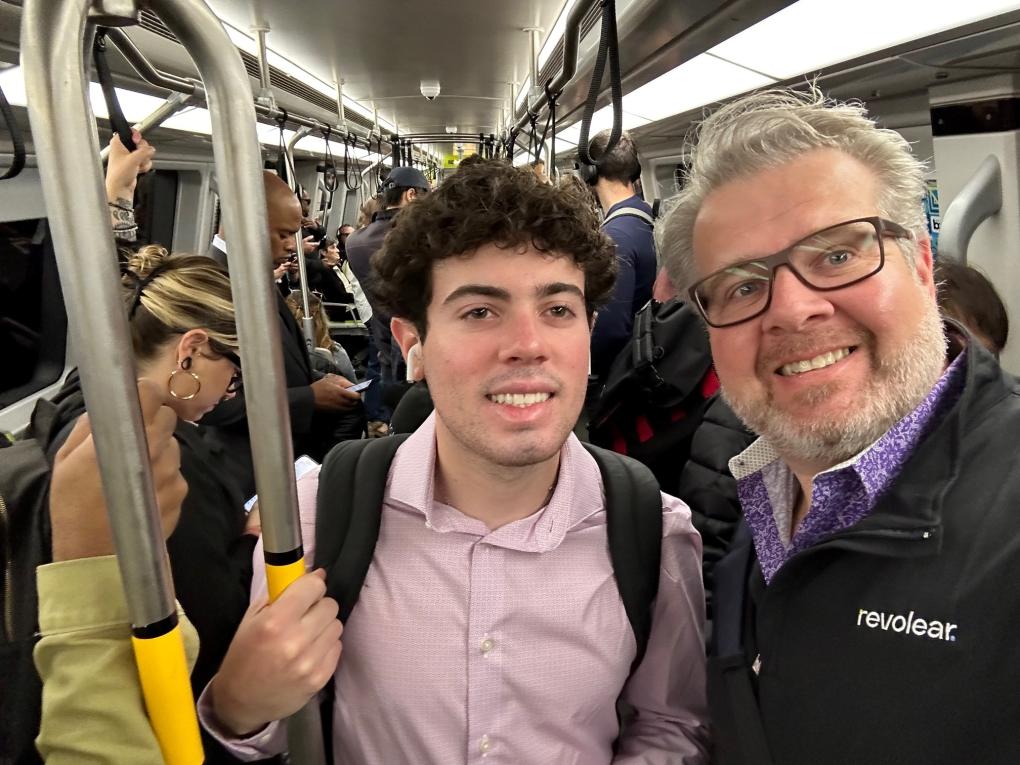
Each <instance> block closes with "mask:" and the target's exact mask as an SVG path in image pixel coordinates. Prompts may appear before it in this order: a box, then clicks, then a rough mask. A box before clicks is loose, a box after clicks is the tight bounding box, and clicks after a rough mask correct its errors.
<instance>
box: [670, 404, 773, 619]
mask: <svg viewBox="0 0 1020 765" xmlns="http://www.w3.org/2000/svg"><path fill="white" fill-rule="evenodd" d="M754 439H755V435H754V434H753V433H752V432H751V431H749V430H748V429H747V428H746V427H744V423H742V422H741V421H740V418H739V417H737V415H736V414H734V412H733V410H732V409H730V407H729V405H728V404H727V403H726V402H725V401H724V400H723V398H722V396H720V395H718V394H717V395H716V397H715V398H714V399H713V400H712V402H711V403H710V404H709V405H708V409H707V410H706V411H705V416H704V419H703V420H702V422H701V424H700V425H699V426H698V429H697V431H695V433H694V438H693V439H692V440H691V452H690V456H689V457H688V460H687V462H686V463H685V465H684V469H683V472H682V473H681V474H680V482H679V484H678V486H677V489H676V491H677V496H678V497H679V498H680V499H682V500H683V501H684V502H686V503H687V504H688V506H690V508H691V514H692V516H693V521H694V527H695V528H696V529H697V530H698V533H700V534H701V542H702V545H703V547H704V553H703V560H702V574H703V576H704V579H705V598H706V601H707V605H708V614H709V618H711V615H712V586H713V572H714V569H715V564H716V563H718V562H719V560H720V559H721V558H722V557H723V556H724V555H725V554H726V552H727V550H729V548H730V542H731V541H732V540H733V533H734V531H735V530H736V528H737V524H738V523H739V521H740V517H741V511H740V500H739V499H737V482H736V480H734V478H733V474H732V473H730V468H729V461H730V458H731V457H735V456H737V455H738V454H740V452H742V451H743V450H744V449H746V448H747V447H748V446H750V445H751V442H752V441H754Z"/></svg>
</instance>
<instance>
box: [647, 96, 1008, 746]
mask: <svg viewBox="0 0 1020 765" xmlns="http://www.w3.org/2000/svg"><path fill="white" fill-rule="evenodd" d="M922 178H923V165H922V163H921V162H920V161H918V160H917V159H916V158H914V157H913V156H912V154H911V151H910V146H909V145H908V144H907V142H906V141H905V140H904V139H903V138H902V137H901V136H900V135H899V134H897V133H895V132H893V131H891V130H885V129H881V128H879V127H877V126H876V125H875V123H874V121H873V120H871V119H870V118H869V117H868V116H867V114H866V112H865V110H864V109H863V108H862V107H860V106H859V105H854V104H844V103H836V102H833V101H830V100H827V99H826V98H825V97H824V96H823V95H822V94H821V93H820V92H818V91H817V90H815V89H810V90H808V91H807V92H803V93H801V92H795V91H788V90H780V91H769V92H765V93H759V94H754V95H751V96H747V97H745V98H743V99H740V100H738V101H736V102H734V103H731V104H729V105H727V106H725V107H723V108H721V109H720V110H718V111H717V112H716V113H715V114H713V115H712V116H710V117H709V118H707V119H706V120H705V121H704V122H703V123H702V124H701V126H700V128H699V131H698V133H697V136H696V142H695V144H694V145H693V147H692V148H691V164H690V170H689V179H688V182H687V184H686V186H685V188H684V190H683V192H682V193H681V194H680V196H679V199H678V202H677V204H676V206H675V207H674V209H673V210H672V212H671V213H670V214H669V215H668V217H667V219H666V220H665V221H664V223H663V225H662V226H661V230H660V231H659V232H658V233H659V237H660V243H659V248H660V253H662V255H663V257H664V259H665V263H666V267H667V269H668V270H669V274H670V277H671V278H672V280H673V282H674V284H676V285H677V287H678V288H679V289H680V290H681V291H683V292H686V293H687V295H688V296H689V298H690V300H691V302H692V303H693V304H694V305H695V306H696V308H697V310H698V311H699V312H700V314H701V316H702V318H703V319H704V321H705V324H706V325H707V331H708V334H709V337H710V340H711V345H712V353H713V357H714V360H715V366H716V370H717V372H718V375H719V379H720V382H721V384H722V391H723V395H724V397H725V399H726V401H727V402H728V403H729V404H730V405H731V406H732V408H733V409H734V411H735V412H736V413H737V414H738V415H739V416H740V418H741V419H742V420H743V421H744V422H745V423H746V424H747V425H748V426H749V427H750V428H752V429H753V430H755V431H756V432H757V433H759V434H760V436H761V437H760V438H759V439H758V440H757V441H756V442H755V443H754V444H752V445H751V446H750V447H749V448H748V449H747V450H746V451H744V452H743V453H741V454H739V455H737V456H735V457H734V458H733V459H732V460H731V462H730V469H731V471H732V473H733V475H734V477H735V478H736V480H737V488H738V495H739V497H740V502H741V507H742V510H743V514H744V521H745V523H744V525H743V526H742V528H741V530H740V531H738V533H737V535H736V538H735V539H734V543H733V546H732V548H731V550H730V553H729V555H728V556H727V558H725V559H724V560H723V561H722V562H720V563H719V565H718V566H717V567H716V569H715V614H714V630H715V632H714V635H713V646H712V654H713V656H712V658H711V660H710V665H709V666H710V670H709V672H710V680H709V697H710V703H711V711H712V717H713V725H714V730H715V736H716V759H715V760H714V762H716V763H722V764H723V765H727V764H728V763H748V764H750V763H753V764H754V765H763V764H764V763H783V764H784V765H790V764H793V763H797V764H799V763H804V765H818V764H819V763H891V762H897V763H934V762H939V763H963V762H981V763H1007V762H1008V763H1016V762H1020V735H1018V733H1017V731H1020V703H1018V696H1017V693H1018V690H1017V689H1018V687H1020V651H1017V650H1016V647H1015V636H1016V635H1017V634H1020V596H1018V595H1016V594H1015V593H1013V592H1012V591H1011V590H1009V585H1008V584H1007V583H1009V582H1015V581H1016V580H1017V576H1018V575H1020V534H1018V531H1020V514H1018V507H1020V471H1015V470H1011V469H1010V468H1011V467H1012V466H1013V464H1014V463H1015V461H1016V458H1015V452H1016V437H1017V436H1016V434H1017V433H1018V432H1020V398H1018V396H1020V386H1018V381H1017V380H1016V379H1015V378H1014V377H1012V376H1010V375H1008V374H1006V373H1005V372H1003V371H1002V370H1001V369H1000V368H999V366H998V364H997V363H996V361H995V359H994V357H993V356H992V355H991V354H989V353H988V352H987V351H986V350H985V349H984V348H983V347H982V346H981V345H980V344H978V343H976V342H975V341H974V339H973V337H972V336H970V335H969V334H968V333H967V332H966V330H964V329H963V328H962V327H960V326H959V325H957V324H954V323H951V322H947V323H943V321H942V319H941V318H940V316H939V313H938V308H937V305H936V300H935V297H936V284H935V282H934V279H933V276H932V253H931V245H930V242H929V240H928V236H927V229H926V226H925V223H924V217H923V211H922V206H921V200H922V197H923V194H924V187H923V184H922ZM1004 585H1005V586H1004Z"/></svg>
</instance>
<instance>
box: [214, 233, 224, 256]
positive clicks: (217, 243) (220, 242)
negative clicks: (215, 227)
mask: <svg viewBox="0 0 1020 765" xmlns="http://www.w3.org/2000/svg"><path fill="white" fill-rule="evenodd" d="M212 246H213V247H215V248H216V249H217V250H223V252H226V251H227V242H226V240H224V239H223V237H222V236H220V235H219V234H213V238H212Z"/></svg>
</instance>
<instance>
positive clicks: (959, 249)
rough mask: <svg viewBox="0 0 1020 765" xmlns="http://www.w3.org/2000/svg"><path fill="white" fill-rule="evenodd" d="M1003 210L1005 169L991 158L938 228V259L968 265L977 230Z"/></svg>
mask: <svg viewBox="0 0 1020 765" xmlns="http://www.w3.org/2000/svg"><path fill="white" fill-rule="evenodd" d="M1001 208H1002V168H1001V167H1000V165H999V159H998V157H996V156H995V155H994V154H990V155H989V156H987V157H986V158H985V161H984V162H982V163H981V165H980V167H978V169H977V171H976V172H975V173H974V175H973V176H971V179H970V180H969V181H967V183H966V185H965V186H964V187H963V188H962V189H960V193H959V194H957V195H956V198H955V199H954V200H953V201H952V203H951V204H950V205H949V207H948V208H946V212H945V215H943V216H942V225H941V226H939V247H938V249H939V257H945V258H950V259H952V260H955V261H957V262H958V263H963V264H966V262H967V248H968V247H969V246H970V239H971V237H972V236H974V232H975V231H976V230H977V227H978V226H980V225H981V224H982V223H983V222H984V221H985V220H986V219H988V218H990V217H991V216H993V215H995V213H997V212H998V211H999V210H1000V209H1001Z"/></svg>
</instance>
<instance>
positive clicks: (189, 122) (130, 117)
mask: <svg viewBox="0 0 1020 765" xmlns="http://www.w3.org/2000/svg"><path fill="white" fill-rule="evenodd" d="M0 88H3V91H4V94H5V95H6V96H7V100H8V101H9V102H10V104H11V105H12V106H26V105H27V103H28V99H27V97H26V94H25V79H24V76H23V73H22V69H21V67H20V66H15V67H11V68H10V69H5V70H3V71H0ZM115 90H116V92H117V100H118V101H119V102H120V107H121V110H122V111H123V112H124V118H125V119H126V120H127V121H128V122H130V123H132V124H133V123H136V122H141V121H142V120H143V119H144V118H145V117H147V116H148V115H149V114H151V113H152V112H154V111H155V110H156V107H158V106H159V105H160V104H162V103H163V99H162V98H158V97H156V96H150V95H146V94H145V93H138V92H136V91H133V90H125V89H124V88H115ZM89 102H90V103H91V104H92V112H93V114H95V116H96V117H100V118H103V119H107V118H108V116H109V115H108V113H107V110H106V99H104V98H103V89H102V88H101V87H100V86H99V84H98V83H95V82H92V83H89ZM160 127H161V128H166V129H168V130H180V131H183V132H186V133H199V134H202V135H212V117H211V115H210V114H209V110H208V109H204V108H197V107H191V108H187V109H184V110H182V111H180V112H178V113H177V114H174V115H173V116H172V117H170V118H169V119H168V120H166V121H165V122H163V124H162V125H160ZM255 131H256V134H257V135H258V138H259V142H260V143H262V144H264V145H267V146H276V145H278V144H279V142H280V137H279V128H277V127H276V126H275V125H265V124H262V123H258V124H257V126H256V128H255ZM283 135H284V139H283V140H284V141H285V142H286V141H289V140H290V139H291V137H292V136H293V135H294V131H293V130H284V131H283ZM298 145H300V146H301V148H302V149H305V150H307V151H311V152H315V153H318V154H321V155H323V156H324V155H325V154H326V141H325V139H323V138H319V137H318V136H313V135H309V136H306V137H304V138H302V139H301V140H300V141H298ZM329 145H330V149H331V150H332V152H333V157H334V158H335V159H339V160H341V161H342V160H343V156H344V145H343V144H342V143H337V142H336V141H330V142H329ZM351 157H352V158H353V159H357V160H364V159H367V160H368V161H369V162H374V161H375V160H376V159H378V158H379V155H378V154H373V153H371V152H369V151H368V150H367V149H364V148H362V147H360V146H359V147H358V148H357V149H354V150H353V151H352V152H351Z"/></svg>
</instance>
